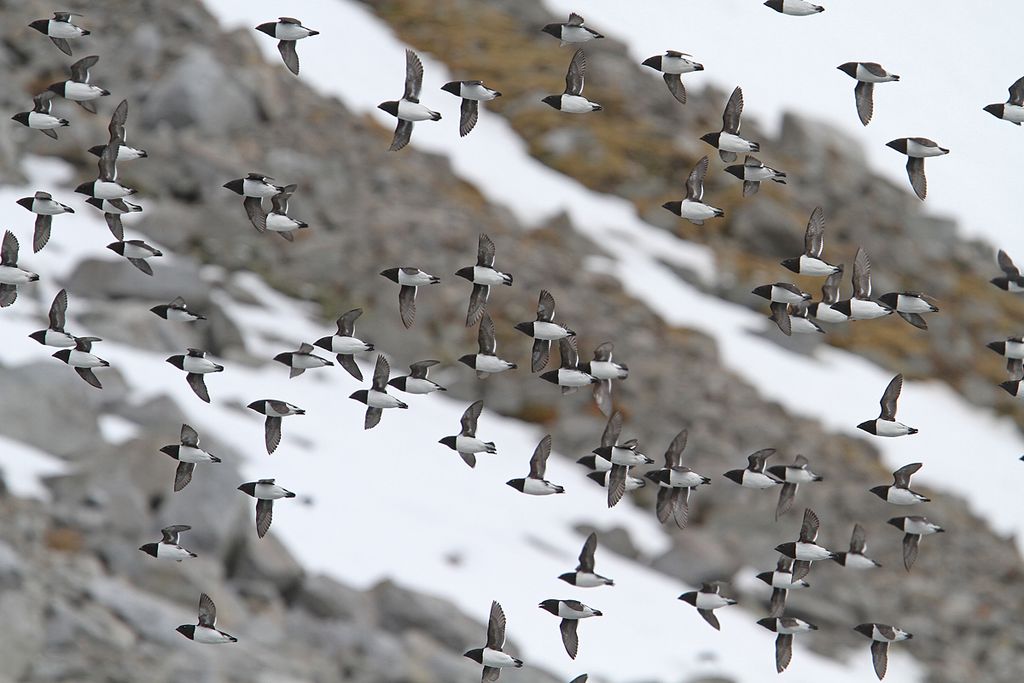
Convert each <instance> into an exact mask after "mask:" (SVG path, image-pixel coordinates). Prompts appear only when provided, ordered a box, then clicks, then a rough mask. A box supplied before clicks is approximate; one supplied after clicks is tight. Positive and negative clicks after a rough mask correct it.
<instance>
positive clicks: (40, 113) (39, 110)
mask: <svg viewBox="0 0 1024 683" xmlns="http://www.w3.org/2000/svg"><path fill="white" fill-rule="evenodd" d="M52 106H53V93H52V92H51V91H49V90H44V91H43V92H41V93H39V94H38V95H36V96H35V97H33V98H32V111H23V112H19V113H17V114H15V115H14V116H12V117H11V120H12V121H17V122H18V123H20V124H21V125H23V126H25V127H26V128H31V129H33V130H38V131H39V132H40V133H43V134H44V135H46V136H48V137H51V138H53V139H54V140H56V139H57V131H56V130H54V129H55V128H61V127H63V126H68V125H70V123H69V122H68V120H67V119H62V118H60V117H59V116H54V115H53V114H51V113H50V109H51V107H52Z"/></svg>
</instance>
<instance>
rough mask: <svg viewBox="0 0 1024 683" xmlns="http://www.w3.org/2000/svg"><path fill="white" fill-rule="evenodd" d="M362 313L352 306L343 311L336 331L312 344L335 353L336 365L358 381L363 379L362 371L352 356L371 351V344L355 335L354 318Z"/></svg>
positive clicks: (361, 310)
mask: <svg viewBox="0 0 1024 683" xmlns="http://www.w3.org/2000/svg"><path fill="white" fill-rule="evenodd" d="M362 314H363V309H361V308H353V309H352V310H351V311H345V312H344V313H342V314H341V315H340V316H338V322H337V325H338V332H337V334H333V335H329V336H327V337H321V338H320V339H317V340H316V341H315V342H313V345H314V346H319V347H320V348H321V349H324V350H326V351H330V352H331V353H334V354H337V355H336V358H337V360H338V365H340V366H341V367H343V368H345V370H346V371H347V372H348V374H350V375H352V376H353V377H355V378H356V379H357V380H359V381H360V382H362V381H363V373H362V371H361V370H360V369H359V366H358V365H356V362H355V359H353V358H352V356H353V355H354V354H356V353H365V352H369V351H373V344H369V343H367V342H364V341H363V340H362V339H357V338H356V337H355V336H354V335H355V329H356V320H358V319H359V316H361V315H362Z"/></svg>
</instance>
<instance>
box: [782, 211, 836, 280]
mask: <svg viewBox="0 0 1024 683" xmlns="http://www.w3.org/2000/svg"><path fill="white" fill-rule="evenodd" d="M824 250H825V212H824V211H823V210H822V208H821V207H820V206H816V207H814V211H812V212H811V217H810V218H809V219H808V220H807V230H806V231H805V232H804V253H803V254H801V255H800V256H797V257H794V258H788V259H786V260H785V261H783V262H782V265H783V267H785V268H787V269H789V270H791V271H793V272H794V273H796V274H797V275H810V276H814V277H818V276H828V275H833V274H835V273H838V272H842V267H841V266H834V265H832V264H831V263H829V262H828V261H824V260H822V258H821V253H822V252H823V251H824Z"/></svg>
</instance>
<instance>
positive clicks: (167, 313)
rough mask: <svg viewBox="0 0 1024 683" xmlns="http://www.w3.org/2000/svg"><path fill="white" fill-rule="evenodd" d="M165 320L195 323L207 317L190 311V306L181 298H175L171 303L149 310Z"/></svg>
mask: <svg viewBox="0 0 1024 683" xmlns="http://www.w3.org/2000/svg"><path fill="white" fill-rule="evenodd" d="M149 310H151V311H152V312H153V313H155V314H156V315H158V316H160V317H161V318H163V319H164V320H171V321H174V322H184V323H193V322H196V321H197V320H206V316H205V315H202V314H200V313H196V312H195V311H193V310H190V309H189V307H188V304H186V303H185V300H184V299H183V298H181V297H180V296H176V297H174V299H172V300H171V302H170V303H167V304H160V305H159V306H154V307H153V308H151V309H149Z"/></svg>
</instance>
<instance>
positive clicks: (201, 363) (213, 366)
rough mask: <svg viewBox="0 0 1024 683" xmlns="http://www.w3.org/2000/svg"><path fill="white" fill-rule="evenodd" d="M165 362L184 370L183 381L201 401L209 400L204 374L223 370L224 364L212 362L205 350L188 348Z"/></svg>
mask: <svg viewBox="0 0 1024 683" xmlns="http://www.w3.org/2000/svg"><path fill="white" fill-rule="evenodd" d="M167 362H168V363H170V364H171V365H173V366H174V367H176V368H178V369H179V370H182V371H184V372H185V373H186V374H185V381H186V382H188V386H189V387H190V388H191V389H192V391H194V392H195V394H196V396H198V397H199V398H201V399H202V400H203V401H205V402H207V403H209V402H210V392H209V391H208V390H207V389H206V380H205V379H204V375H207V374H209V373H211V372H224V366H223V365H218V364H217V363H214V362H213V361H212V360H210V359H208V358H207V357H206V351H203V350H202V349H189V350H188V353H185V354H178V355H177V356H171V357H170V358H168V359H167Z"/></svg>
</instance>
